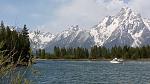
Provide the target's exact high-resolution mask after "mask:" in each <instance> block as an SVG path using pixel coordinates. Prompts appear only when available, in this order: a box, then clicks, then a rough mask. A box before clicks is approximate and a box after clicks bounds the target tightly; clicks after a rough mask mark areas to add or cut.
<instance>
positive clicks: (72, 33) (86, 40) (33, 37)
mask: <svg viewBox="0 0 150 84" xmlns="http://www.w3.org/2000/svg"><path fill="white" fill-rule="evenodd" d="M29 37H30V41H31V47H32V48H33V49H39V48H42V49H46V51H50V50H53V48H54V46H59V47H84V48H90V47H92V46H94V45H97V46H105V47H108V48H111V47H113V46H115V45H116V46H125V45H127V46H131V47H140V46H144V45H150V20H149V19H144V18H142V17H141V15H140V14H138V13H136V12H133V11H132V10H131V9H130V8H128V7H124V8H122V9H121V10H120V12H119V13H117V14H116V15H115V16H106V17H105V18H104V19H103V20H102V21H101V22H100V23H98V24H97V25H95V26H94V27H92V28H90V29H88V30H84V29H81V28H79V26H78V25H76V26H71V27H70V28H69V29H67V30H65V31H63V32H61V33H59V34H57V35H53V34H51V33H49V32H47V33H45V32H40V31H36V32H30V33H29Z"/></svg>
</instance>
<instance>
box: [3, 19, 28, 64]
mask: <svg viewBox="0 0 150 84" xmlns="http://www.w3.org/2000/svg"><path fill="white" fill-rule="evenodd" d="M0 43H1V44H2V47H0V52H1V53H2V54H3V55H1V56H3V58H4V59H7V61H9V62H13V63H16V62H17V61H19V60H20V61H23V62H28V61H29V58H30V41H29V36H28V29H27V27H26V25H24V27H23V29H22V31H19V32H17V31H16V30H15V29H13V28H10V27H9V26H5V25H4V23H3V21H1V25H0Z"/></svg>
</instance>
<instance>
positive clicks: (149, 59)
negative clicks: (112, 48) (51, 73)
mask: <svg viewBox="0 0 150 84" xmlns="http://www.w3.org/2000/svg"><path fill="white" fill-rule="evenodd" d="M46 60H49V61H111V60H112V59H35V61H46ZM124 61H150V58H148V59H135V60H134V59H125V60H124Z"/></svg>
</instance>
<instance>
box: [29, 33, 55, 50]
mask: <svg viewBox="0 0 150 84" xmlns="http://www.w3.org/2000/svg"><path fill="white" fill-rule="evenodd" d="M29 37H30V42H31V47H32V48H33V49H43V48H45V46H46V45H47V44H48V43H49V42H50V41H52V40H53V39H54V37H55V36H54V35H52V34H51V33H49V32H47V33H45V32H40V31H35V32H30V33H29Z"/></svg>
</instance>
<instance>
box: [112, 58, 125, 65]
mask: <svg viewBox="0 0 150 84" xmlns="http://www.w3.org/2000/svg"><path fill="white" fill-rule="evenodd" d="M110 63H114V64H119V63H123V59H117V58H114V59H113V60H111V61H110Z"/></svg>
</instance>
